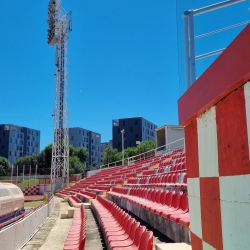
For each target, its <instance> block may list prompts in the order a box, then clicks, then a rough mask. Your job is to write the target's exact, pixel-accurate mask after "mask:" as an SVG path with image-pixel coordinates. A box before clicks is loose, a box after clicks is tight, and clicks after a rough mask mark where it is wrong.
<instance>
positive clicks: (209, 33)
mask: <svg viewBox="0 0 250 250" xmlns="http://www.w3.org/2000/svg"><path fill="white" fill-rule="evenodd" d="M248 23H250V21H245V22H242V23H237V24H234V25H231V26H228V27H225V28H222V29H218V30H215V31H211V32H208V33H205V34H202V35H198V36H195V37H194V39H197V38H201V37H204V36H209V35H213V34H215V33H218V32H221V31H224V30H228V29H232V28H235V27H238V26H241V25H244V24H248Z"/></svg>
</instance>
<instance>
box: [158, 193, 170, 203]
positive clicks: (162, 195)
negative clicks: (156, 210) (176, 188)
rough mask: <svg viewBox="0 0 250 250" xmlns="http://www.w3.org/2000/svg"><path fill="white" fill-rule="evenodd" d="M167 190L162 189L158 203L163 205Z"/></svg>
mask: <svg viewBox="0 0 250 250" xmlns="http://www.w3.org/2000/svg"><path fill="white" fill-rule="evenodd" d="M168 192H169V191H168V190H164V191H163V192H162V194H161V198H160V203H161V204H162V205H165V202H166V197H167V194H168Z"/></svg>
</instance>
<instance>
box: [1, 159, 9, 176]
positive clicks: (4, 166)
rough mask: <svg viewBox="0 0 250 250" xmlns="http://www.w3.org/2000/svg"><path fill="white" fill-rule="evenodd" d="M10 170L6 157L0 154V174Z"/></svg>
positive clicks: (5, 173)
mask: <svg viewBox="0 0 250 250" xmlns="http://www.w3.org/2000/svg"><path fill="white" fill-rule="evenodd" d="M10 170H11V165H10V162H9V160H8V159H6V158H4V157H1V156H0V175H1V176H4V175H7V174H8V173H9V172H10Z"/></svg>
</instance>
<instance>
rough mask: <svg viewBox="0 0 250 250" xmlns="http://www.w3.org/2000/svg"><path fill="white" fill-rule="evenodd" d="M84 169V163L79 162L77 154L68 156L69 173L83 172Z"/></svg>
mask: <svg viewBox="0 0 250 250" xmlns="http://www.w3.org/2000/svg"><path fill="white" fill-rule="evenodd" d="M84 170H85V163H84V162H81V161H80V159H79V158H78V157H77V156H71V157H69V174H70V175H72V174H79V173H83V172H84Z"/></svg>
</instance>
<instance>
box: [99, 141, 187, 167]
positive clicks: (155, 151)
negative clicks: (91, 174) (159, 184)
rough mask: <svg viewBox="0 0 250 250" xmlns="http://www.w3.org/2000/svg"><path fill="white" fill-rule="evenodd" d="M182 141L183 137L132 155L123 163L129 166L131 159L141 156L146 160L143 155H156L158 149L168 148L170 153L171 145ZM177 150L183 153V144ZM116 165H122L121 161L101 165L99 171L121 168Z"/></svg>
mask: <svg viewBox="0 0 250 250" xmlns="http://www.w3.org/2000/svg"><path fill="white" fill-rule="evenodd" d="M182 140H184V141H185V138H184V137H183V138H181V139H178V140H176V141H173V142H170V143H168V144H166V145H163V146H160V147H158V148H154V149H151V150H148V151H145V152H142V153H140V154H137V155H134V156H131V157H128V158H125V159H124V162H127V164H129V165H130V164H131V163H132V161H131V159H133V158H138V157H139V158H142V157H141V156H143V158H144V159H146V158H145V155H147V156H148V154H149V153H151V152H154V153H155V155H156V153H157V151H160V149H163V150H164V149H167V148H168V149H167V150H168V151H170V149H171V145H172V144H174V143H176V142H179V141H182ZM178 148H184V151H185V143H184V144H183V145H181V146H179V147H177V148H175V149H178ZM150 157H152V156H150ZM118 163H122V160H119V161H115V162H111V163H108V164H105V165H101V166H100V169H105V168H110V167H118V166H122V165H118ZM105 166H106V167H105Z"/></svg>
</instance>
